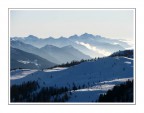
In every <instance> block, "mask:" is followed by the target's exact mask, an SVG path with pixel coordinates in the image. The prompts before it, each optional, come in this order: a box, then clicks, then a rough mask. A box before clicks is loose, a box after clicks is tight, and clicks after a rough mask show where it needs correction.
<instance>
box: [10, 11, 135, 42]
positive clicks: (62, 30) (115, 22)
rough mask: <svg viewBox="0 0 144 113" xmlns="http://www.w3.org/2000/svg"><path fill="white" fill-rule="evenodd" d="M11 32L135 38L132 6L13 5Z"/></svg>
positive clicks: (25, 35)
mask: <svg viewBox="0 0 144 113" xmlns="http://www.w3.org/2000/svg"><path fill="white" fill-rule="evenodd" d="M9 14H10V20H9V21H10V36H11V37H15V36H17V37H27V36H28V35H34V36H37V37H39V38H48V37H50V36H52V37H54V38H59V37H61V36H64V37H69V36H72V35H75V34H77V35H81V34H83V33H90V34H93V35H101V36H104V37H107V38H115V39H128V40H132V39H133V38H134V31H135V30H134V21H135V20H134V15H135V14H134V10H132V9H125V10H124V9H103V10H102V9H47V10H46V9H45V10H40V9H35V10H33V9H31V10H30V9H29V10H24V9H21V10H20V9H19V10H16V9H12V10H10V13H9Z"/></svg>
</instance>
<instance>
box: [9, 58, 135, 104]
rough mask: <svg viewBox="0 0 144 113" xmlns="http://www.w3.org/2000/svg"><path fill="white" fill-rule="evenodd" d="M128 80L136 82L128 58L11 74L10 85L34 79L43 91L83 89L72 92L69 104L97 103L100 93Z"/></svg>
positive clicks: (104, 59) (13, 72)
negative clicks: (58, 88) (44, 89)
mask: <svg viewBox="0 0 144 113" xmlns="http://www.w3.org/2000/svg"><path fill="white" fill-rule="evenodd" d="M128 79H133V59H132V58H127V57H106V58H100V59H98V60H96V61H90V62H84V63H81V64H79V65H75V66H73V67H70V68H61V67H59V68H54V69H48V70H43V71H38V70H16V71H11V85H14V84H21V83H23V82H27V81H33V80H35V81H38V83H39V85H40V87H41V88H42V87H49V86H53V87H62V86H66V87H68V88H70V89H72V87H73V85H74V84H75V85H76V86H77V87H79V86H80V89H78V90H75V91H74V90H71V95H70V99H69V100H68V102H95V101H96V100H97V99H98V97H99V95H100V94H101V93H106V91H107V90H108V89H111V88H113V87H114V86H115V85H116V84H120V83H123V82H125V81H127V80H128Z"/></svg>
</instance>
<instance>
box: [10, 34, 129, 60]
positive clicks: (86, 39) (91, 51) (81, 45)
mask: <svg viewBox="0 0 144 113" xmlns="http://www.w3.org/2000/svg"><path fill="white" fill-rule="evenodd" d="M11 40H18V41H21V42H23V43H25V44H30V45H32V46H34V47H37V48H41V47H44V46H46V45H53V46H57V47H60V48H61V47H64V46H68V45H71V46H73V47H74V48H75V49H77V50H79V51H81V52H83V53H84V54H86V55H89V56H90V57H93V58H94V57H102V56H107V55H110V54H111V53H113V52H116V51H118V50H125V49H126V48H130V47H131V46H130V45H129V44H128V43H126V42H123V41H120V40H117V39H110V38H105V37H102V36H100V35H93V34H88V33H84V34H82V35H80V36H78V35H73V36H70V37H67V38H66V37H60V38H53V37H48V38H45V39H42V38H38V37H36V36H33V35H29V36H28V37H11Z"/></svg>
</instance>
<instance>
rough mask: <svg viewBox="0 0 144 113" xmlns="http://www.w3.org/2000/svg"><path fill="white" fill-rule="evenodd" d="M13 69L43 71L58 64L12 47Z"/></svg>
mask: <svg viewBox="0 0 144 113" xmlns="http://www.w3.org/2000/svg"><path fill="white" fill-rule="evenodd" d="M10 52H11V69H18V68H22V69H25V68H26V69H43V68H48V67H52V66H54V65H56V64H54V63H52V62H50V61H47V60H46V59H44V58H41V57H39V56H38V55H34V54H32V53H27V52H24V51H22V50H19V49H16V48H12V47H11V51H10Z"/></svg>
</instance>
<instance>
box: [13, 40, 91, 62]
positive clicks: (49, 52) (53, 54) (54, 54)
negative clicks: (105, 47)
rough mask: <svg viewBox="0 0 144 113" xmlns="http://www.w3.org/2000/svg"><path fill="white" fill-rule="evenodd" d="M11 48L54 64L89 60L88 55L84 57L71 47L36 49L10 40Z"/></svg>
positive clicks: (50, 46) (48, 46)
mask: <svg viewBox="0 0 144 113" xmlns="http://www.w3.org/2000/svg"><path fill="white" fill-rule="evenodd" d="M11 47H14V48H17V49H20V50H23V51H25V52H28V53H33V54H35V55H38V56H40V57H42V58H45V59H47V60H48V61H51V62H54V63H56V64H61V63H66V62H71V61H72V60H81V59H90V58H91V57H89V56H88V55H85V54H83V53H82V52H80V51H79V50H77V49H75V48H74V47H73V46H71V45H69V46H65V47H62V48H60V47H56V46H54V45H45V46H44V47H42V48H37V47H34V46H32V45H30V44H25V43H23V42H21V41H18V40H11Z"/></svg>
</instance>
